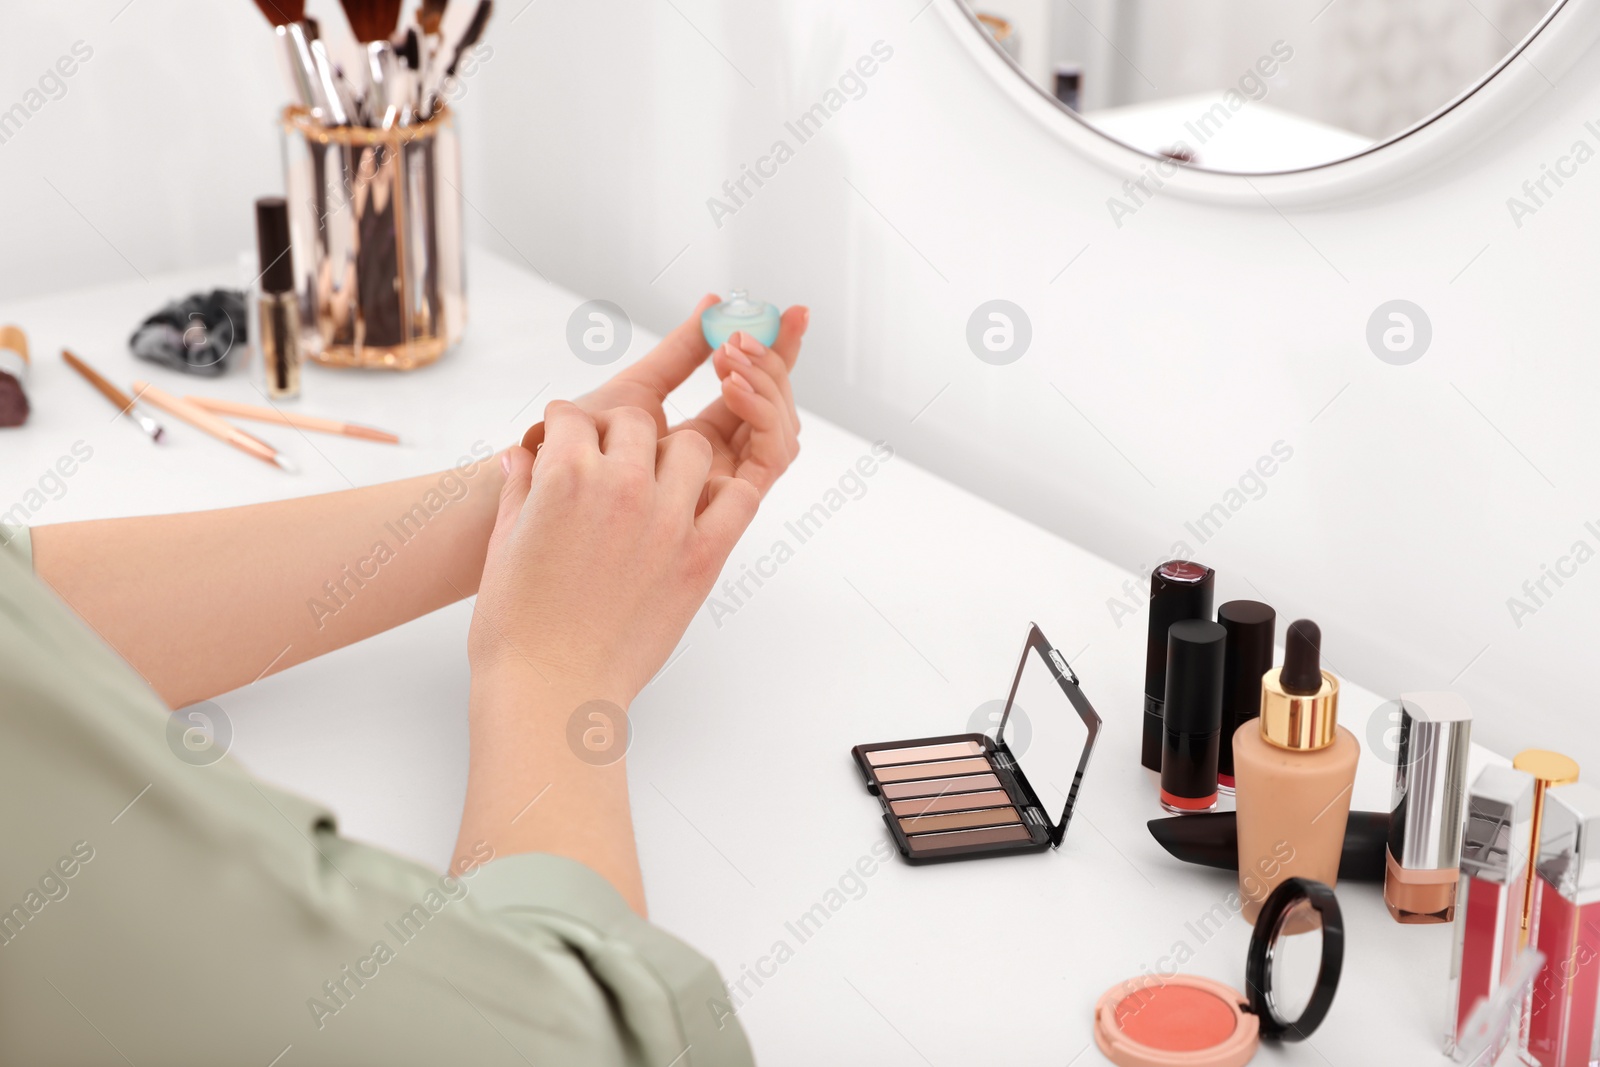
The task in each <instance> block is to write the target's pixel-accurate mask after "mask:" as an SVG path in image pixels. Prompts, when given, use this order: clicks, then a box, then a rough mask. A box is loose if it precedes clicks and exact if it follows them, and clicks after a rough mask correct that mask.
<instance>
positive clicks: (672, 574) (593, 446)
mask: <svg viewBox="0 0 1600 1067" xmlns="http://www.w3.org/2000/svg"><path fill="white" fill-rule="evenodd" d="M656 429H657V427H656V424H655V422H654V420H653V419H652V418H651V416H650V414H649V413H648V412H646V411H644V410H642V409H640V408H635V407H621V408H614V409H611V410H609V411H603V412H601V413H600V414H598V415H591V414H589V413H588V412H586V411H584V410H583V409H581V408H580V407H578V406H577V405H575V404H571V403H567V402H565V401H557V402H555V403H552V404H551V405H550V406H549V407H547V408H546V409H545V440H544V445H543V449H542V451H541V453H540V456H539V462H538V464H537V466H535V465H534V463H533V457H532V456H531V455H529V454H528V452H527V451H525V450H524V449H521V448H512V449H509V450H508V451H507V452H506V453H505V457H506V458H505V460H504V462H505V465H506V468H507V474H506V481H505V486H504V488H503V490H502V491H501V496H500V510H499V514H498V516H497V518H496V521H495V528H494V534H493V535H492V536H491V538H490V540H489V550H488V558H487V560H486V561H485V563H484V576H483V582H482V585H481V587H480V592H479V594H478V603H477V607H476V610H475V611H474V613H473V623H472V632H471V638H470V645H469V648H470V653H471V659H472V665H473V670H474V672H477V671H479V670H497V669H500V668H502V667H509V668H511V669H513V670H518V671H520V670H522V669H524V668H529V669H531V670H532V671H533V672H534V673H535V674H536V675H537V676H539V677H540V678H542V679H543V680H544V681H545V682H546V683H547V684H550V685H553V686H555V687H557V688H558V689H561V690H570V691H571V695H572V696H574V697H577V698H580V699H582V700H592V699H604V700H609V701H612V702H614V703H616V704H618V705H620V706H623V707H626V706H627V704H628V702H629V701H631V700H632V699H633V697H634V696H635V695H636V694H637V693H638V691H639V690H640V689H641V688H643V686H644V684H645V683H646V682H647V681H649V680H650V678H651V677H652V676H653V675H654V674H655V672H656V671H657V670H658V669H659V668H660V667H661V665H662V663H664V662H665V660H666V657H667V655H668V654H669V653H670V652H671V651H672V649H673V647H674V646H675V645H676V644H677V642H678V639H679V637H681V636H682V634H683V631H684V629H685V628H686V627H687V626H688V624H689V620H690V618H691V617H692V616H693V615H694V612H695V611H696V609H698V608H699V606H700V604H701V602H702V601H704V600H705V597H706V594H707V593H709V592H710V590H711V586H712V583H713V582H714V581H715V579H716V576H717V574H718V573H719V572H720V571H721V569H722V564H723V562H724V561H725V560H726V559H727V557H728V554H729V552H731V551H732V549H733V546H734V544H735V542H737V541H738V539H739V535H740V534H742V533H743V532H744V529H745V527H746V526H748V525H749V523H750V520H751V518H752V517H753V516H754V515H755V510H756V505H757V503H758V502H759V499H760V494H759V492H758V491H757V490H756V488H755V486H754V485H753V484H752V483H751V482H749V481H747V480H743V479H738V478H730V477H727V476H718V475H715V474H713V464H714V456H713V452H712V448H711V446H710V444H709V443H708V442H707V441H706V439H705V438H704V437H703V436H701V435H700V434H699V433H697V432H695V431H693V430H679V431H677V432H674V433H671V434H669V435H667V436H666V437H665V438H662V439H660V441H659V442H658V440H657V437H656ZM752 432H754V431H752ZM702 497H704V498H705V504H704V509H703V510H701V511H700V512H699V514H698V515H697V514H696V510H697V504H699V503H700V502H701V501H702Z"/></svg>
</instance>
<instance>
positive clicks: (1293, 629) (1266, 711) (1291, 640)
mask: <svg viewBox="0 0 1600 1067" xmlns="http://www.w3.org/2000/svg"><path fill="white" fill-rule="evenodd" d="M1338 735H1339V679H1337V678H1335V677H1334V676H1333V675H1331V674H1329V673H1328V672H1327V671H1325V670H1323V669H1322V631H1321V629H1319V628H1318V626H1317V624H1316V623H1314V622H1312V621H1311V620H1310V619H1296V620H1295V621H1294V622H1292V623H1290V624H1289V632H1288V635H1287V636H1286V637H1285V639H1284V649H1283V666H1282V667H1275V668H1273V669H1272V670H1270V671H1268V672H1267V673H1266V674H1265V675H1264V676H1262V679H1261V736H1262V738H1263V739H1264V740H1265V741H1266V742H1267V743H1268V744H1271V745H1276V746H1277V747H1278V748H1286V749H1291V750H1295V751H1313V750H1316V749H1319V748H1327V747H1328V746H1329V745H1331V744H1333V742H1334V740H1335V738H1337V737H1338Z"/></svg>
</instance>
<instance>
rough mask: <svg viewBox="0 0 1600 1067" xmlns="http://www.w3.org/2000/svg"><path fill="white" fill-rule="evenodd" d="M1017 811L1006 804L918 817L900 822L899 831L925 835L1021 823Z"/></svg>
mask: <svg viewBox="0 0 1600 1067" xmlns="http://www.w3.org/2000/svg"><path fill="white" fill-rule="evenodd" d="M1021 821H1022V818H1021V817H1020V816H1019V815H1018V814H1017V809H1016V808H1013V807H1012V806H1011V805H1009V804H1007V805H1006V806H1005V807H1003V808H985V809H983V810H981V811H954V812H950V813H949V814H946V815H918V816H913V817H912V818H909V819H901V820H900V829H902V830H904V831H905V832H906V833H908V834H926V833H930V832H932V831H934V830H966V829H969V828H971V827H974V826H1000V825H1003V824H1005V823H1013V822H1021Z"/></svg>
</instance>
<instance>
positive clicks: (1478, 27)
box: [957, 0, 1563, 174]
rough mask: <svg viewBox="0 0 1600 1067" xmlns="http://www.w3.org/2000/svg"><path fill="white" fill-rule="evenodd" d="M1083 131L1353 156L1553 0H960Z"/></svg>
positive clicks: (1490, 60) (1132, 143) (1451, 86)
mask: <svg viewBox="0 0 1600 1067" xmlns="http://www.w3.org/2000/svg"><path fill="white" fill-rule="evenodd" d="M957 2H958V3H960V4H963V5H965V6H966V7H967V12H968V15H969V16H970V19H971V22H972V24H973V26H974V31H975V32H979V33H982V34H984V35H985V36H987V37H988V38H989V40H990V42H991V43H992V44H993V45H994V46H995V47H996V48H998V49H999V50H1000V51H1001V52H1003V53H1004V54H1005V55H1006V56H1008V57H1009V58H1010V59H1011V61H1012V64H1013V65H1014V67H1015V68H1016V70H1017V72H1018V73H1019V74H1020V75H1021V76H1022V77H1025V78H1026V79H1028V80H1029V81H1030V82H1032V83H1033V85H1034V86H1035V87H1036V88H1037V89H1039V90H1040V91H1041V92H1042V93H1043V94H1044V95H1046V96H1048V97H1050V98H1052V99H1053V100H1055V101H1056V103H1057V104H1058V105H1059V106H1060V107H1061V108H1063V109H1065V110H1067V111H1070V112H1072V113H1073V114H1075V115H1076V116H1077V117H1078V118H1080V119H1081V120H1082V121H1083V122H1085V123H1087V124H1088V125H1089V126H1090V127H1092V128H1093V129H1095V130H1097V131H1099V132H1100V133H1102V134H1104V135H1106V136H1107V137H1110V138H1112V139H1114V140H1116V141H1120V142H1122V143H1123V144H1125V145H1128V146H1129V147H1131V148H1135V149H1138V150H1139V151H1141V152H1144V153H1146V154H1148V155H1151V156H1155V157H1158V158H1159V157H1166V158H1168V159H1173V160H1178V161H1180V162H1183V163H1185V164H1188V165H1190V166H1194V167H1199V168H1201V169H1205V170H1213V171H1223V172H1230V173H1242V174H1267V173H1275V172H1281V171H1293V170H1304V169H1308V168H1311V167H1317V166H1322V165H1326V164H1328V163H1334V162H1337V161H1339V160H1342V159H1348V158H1350V157H1351V156H1355V155H1359V154H1360V153H1362V152H1365V151H1367V150H1368V149H1371V148H1374V147H1376V146H1378V145H1381V144H1385V143H1387V142H1389V141H1392V140H1395V139H1396V138H1398V137H1401V136H1403V135H1404V134H1406V133H1407V132H1409V131H1411V130H1413V129H1415V128H1417V127H1418V126H1419V125H1421V124H1424V123H1425V122H1427V121H1428V120H1429V119H1430V118H1431V117H1434V116H1437V115H1438V114H1440V113H1442V111H1444V110H1446V109H1448V108H1449V107H1450V106H1452V105H1453V104H1454V103H1455V102H1458V101H1459V100H1460V99H1461V98H1462V97H1464V96H1466V95H1467V94H1469V93H1470V92H1472V91H1473V90H1474V89H1476V88H1477V87H1478V86H1479V85H1481V84H1482V83H1483V82H1484V81H1485V80H1486V79H1487V78H1488V77H1489V76H1490V75H1491V74H1493V73H1494V72H1495V71H1496V70H1498V69H1499V68H1500V67H1501V66H1503V65H1504V64H1505V63H1506V62H1507V61H1509V60H1510V59H1511V58H1512V57H1513V56H1515V55H1516V54H1517V53H1518V52H1520V51H1521V49H1522V47H1523V46H1524V45H1525V44H1526V43H1527V41H1529V40H1531V39H1532V37H1533V35H1534V34H1535V33H1536V32H1537V31H1538V30H1539V29H1540V28H1541V27H1542V26H1543V25H1544V23H1545V22H1546V21H1547V20H1548V18H1549V16H1550V15H1552V14H1553V13H1554V12H1555V10H1556V9H1557V8H1559V7H1560V6H1561V3H1562V2H1563V0H1553V3H1552V0H1495V2H1493V3H1481V4H1480V3H1460V2H1458V0H1413V2H1411V3H1404V4H1396V3H1382V2H1379V0H957Z"/></svg>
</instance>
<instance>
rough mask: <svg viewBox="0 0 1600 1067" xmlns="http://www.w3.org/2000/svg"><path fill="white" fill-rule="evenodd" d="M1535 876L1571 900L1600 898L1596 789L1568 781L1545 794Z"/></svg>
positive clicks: (1599, 806)
mask: <svg viewBox="0 0 1600 1067" xmlns="http://www.w3.org/2000/svg"><path fill="white" fill-rule="evenodd" d="M1539 877H1541V878H1543V879H1544V880H1545V881H1546V882H1549V883H1550V884H1551V885H1552V886H1554V887H1555V889H1556V891H1557V892H1559V893H1560V894H1561V895H1562V896H1563V897H1565V898H1566V899H1567V900H1570V901H1571V902H1572V903H1574V904H1578V905H1584V904H1593V903H1595V902H1596V901H1600V789H1596V788H1595V787H1594V786H1592V785H1589V784H1588V783H1587V782H1572V783H1570V784H1567V785H1558V786H1554V787H1552V788H1551V790H1550V791H1549V792H1548V793H1546V794H1545V798H1544V820H1543V824H1542V827H1541V829H1540V831H1539Z"/></svg>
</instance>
